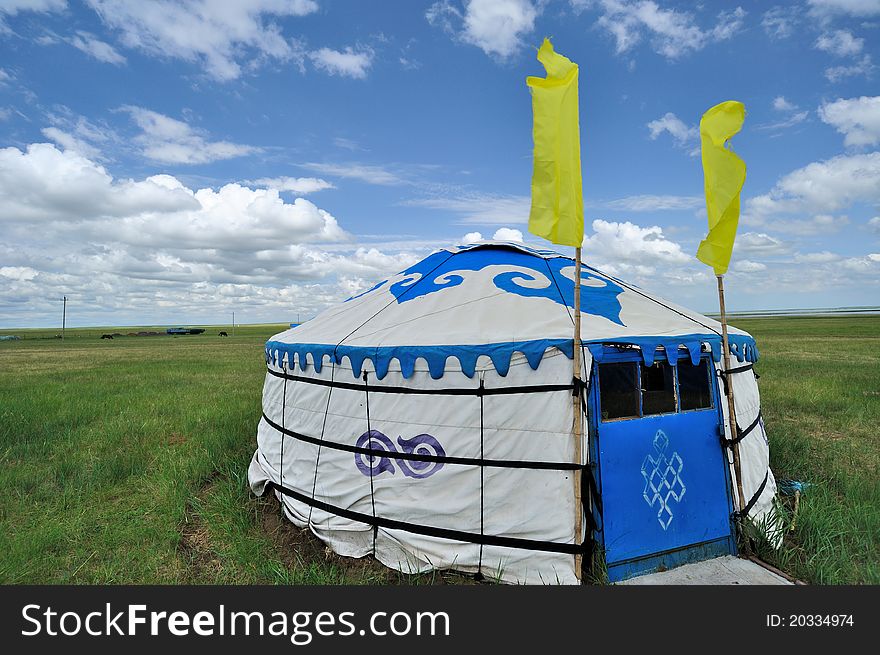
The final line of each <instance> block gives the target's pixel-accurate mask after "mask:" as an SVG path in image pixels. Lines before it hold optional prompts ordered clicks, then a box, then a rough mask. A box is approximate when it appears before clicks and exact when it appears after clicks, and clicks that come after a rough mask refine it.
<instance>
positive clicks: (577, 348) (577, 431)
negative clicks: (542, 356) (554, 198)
mask: <svg viewBox="0 0 880 655" xmlns="http://www.w3.org/2000/svg"><path fill="white" fill-rule="evenodd" d="M574 252H575V256H574V379H575V380H576V381H579V380H580V379H581V247H580V246H578V247H576V248H575V250H574ZM575 384H577V385H578V386H577V388H576V389H575V393H574V394H573V395H572V402H573V404H574V430H573V432H574V461H575V462H576V463H577V464H582V463H583V435H584V421H583V418H584V417H583V414H582V413H581V390H582V387H581V386H580V385H579V384H578V382H575ZM581 477H582V475H581V471H580V470H576V471H575V472H574V503H575V504H574V542H575V543H580V542H581V541H582V532H583V512H584V508H583V500H582V498H581ZM582 567H583V555H581V554H578V555H575V556H574V572H575V575H576V576H577V579H578V581H579V582H580V580H581V569H582Z"/></svg>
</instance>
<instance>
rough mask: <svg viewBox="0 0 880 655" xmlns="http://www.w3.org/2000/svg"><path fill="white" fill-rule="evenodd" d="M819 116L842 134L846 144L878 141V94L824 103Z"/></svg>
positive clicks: (879, 115) (879, 109) (879, 141)
mask: <svg viewBox="0 0 880 655" xmlns="http://www.w3.org/2000/svg"><path fill="white" fill-rule="evenodd" d="M819 118H821V119H822V121H823V122H825V123H828V124H829V125H832V126H833V127H834V128H835V129H837V131H838V132H840V133H841V134H843V135H844V141H843V142H844V145H846V146H855V147H858V146H873V145H877V144H878V143H880V96H873V97H868V96H861V97H860V98H849V99H843V98H841V99H840V100H835V101H834V102H830V103H824V104H823V105H822V106H821V107H819Z"/></svg>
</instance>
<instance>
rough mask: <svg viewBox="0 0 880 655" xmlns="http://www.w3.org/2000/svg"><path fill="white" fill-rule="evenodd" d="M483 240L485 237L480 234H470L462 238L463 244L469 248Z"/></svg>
mask: <svg viewBox="0 0 880 655" xmlns="http://www.w3.org/2000/svg"><path fill="white" fill-rule="evenodd" d="M482 240H483V235H482V234H481V233H480V232H468V233H467V234H465V235H464V236H463V237H462V238H461V243H462V244H463V245H465V246H469V245H470V244H472V243H476V242H477V241H482Z"/></svg>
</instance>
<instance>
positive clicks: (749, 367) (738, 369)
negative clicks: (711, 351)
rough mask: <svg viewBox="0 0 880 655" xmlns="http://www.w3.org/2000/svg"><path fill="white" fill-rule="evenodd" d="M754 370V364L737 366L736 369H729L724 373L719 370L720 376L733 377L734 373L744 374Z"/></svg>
mask: <svg viewBox="0 0 880 655" xmlns="http://www.w3.org/2000/svg"><path fill="white" fill-rule="evenodd" d="M753 368H755V364H754V363H750V364H746V365H744V366H737V367H736V368H729V369H727V370H726V371H723V370H719V372H720V374H721V375H733V374H734V373H745V372H746V371H751V370H752V369H753Z"/></svg>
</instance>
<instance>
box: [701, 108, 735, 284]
mask: <svg viewBox="0 0 880 655" xmlns="http://www.w3.org/2000/svg"><path fill="white" fill-rule="evenodd" d="M745 118H746V108H745V105H743V103H741V102H736V101H735V100H728V101H727V102H722V103H721V104H718V105H715V106H714V107H712V108H711V109H710V110H709V111H707V112H706V113H705V114H703V118H702V119H701V120H700V140H701V143H702V148H701V150H702V156H703V175H704V179H705V189H706V212H707V213H708V215H709V234H708V235H707V236H706V238H705V239H703V241H702V242H701V243H700V247H699V248H698V249H697V259H699V260H700V261H701V262H703V263H704V264H706V265H708V266H711V267H712V268H713V269H715V275H724V273H726V272H727V267H728V265H729V264H730V254H731V252H732V251H733V240H734V239H735V238H736V227H737V223H739V194H740V191H742V188H743V184H744V183H745V181H746V164H745V162H744V161H743V160H742V159H740V158H739V157H737V156H736V153H734V152H733V151H732V150H730V148H729V147H727V146H728V140H729V139H730V138H731V137H732V136H733V135H734V134H736V133H737V132H739V131H740V129H741V128H742V125H743V121H745Z"/></svg>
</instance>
